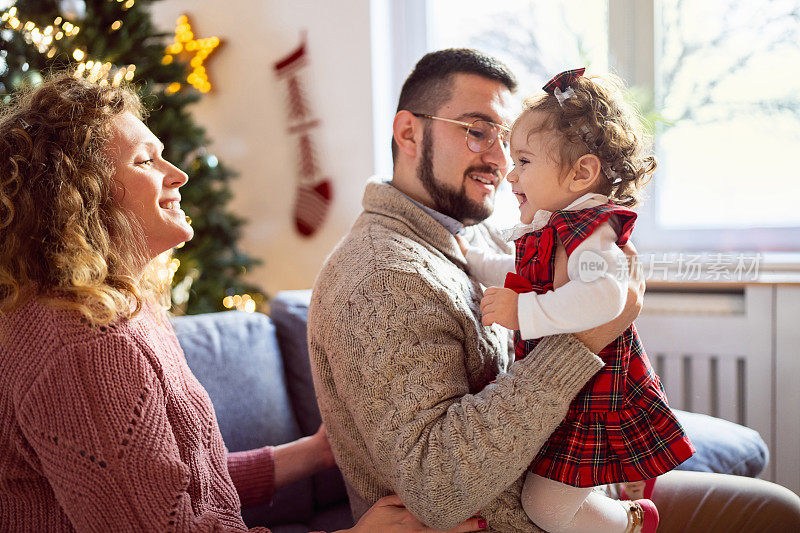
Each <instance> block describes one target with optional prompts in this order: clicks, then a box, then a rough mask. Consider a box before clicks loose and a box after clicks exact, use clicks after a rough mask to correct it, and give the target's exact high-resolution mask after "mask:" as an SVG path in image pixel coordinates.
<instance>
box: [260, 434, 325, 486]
mask: <svg viewBox="0 0 800 533" xmlns="http://www.w3.org/2000/svg"><path fill="white" fill-rule="evenodd" d="M274 457H275V488H280V487H283V486H285V485H288V484H289V483H293V482H295V481H297V480H300V479H303V478H306V477H308V476H312V475H314V474H316V473H317V472H320V471H322V470H325V469H327V468H330V467H332V466H334V465H335V464H336V461H334V459H333V452H331V446H330V444H328V434H327V432H326V431H325V425H324V424H323V425H321V426H320V427H319V429H318V430H317V432H316V433H314V434H313V435H311V436H308V437H303V438H302V439H297V440H296V441H292V442H288V443H286V444H281V445H280V446H276V447H275V452H274Z"/></svg>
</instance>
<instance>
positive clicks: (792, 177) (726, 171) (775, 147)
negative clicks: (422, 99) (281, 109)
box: [373, 0, 800, 251]
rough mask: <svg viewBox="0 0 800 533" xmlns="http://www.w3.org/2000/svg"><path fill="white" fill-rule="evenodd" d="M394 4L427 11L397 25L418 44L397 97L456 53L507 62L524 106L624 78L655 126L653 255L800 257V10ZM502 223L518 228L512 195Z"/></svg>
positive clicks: (648, 2) (409, 45)
mask: <svg viewBox="0 0 800 533" xmlns="http://www.w3.org/2000/svg"><path fill="white" fill-rule="evenodd" d="M373 1H374V2H379V0H373ZM384 1H388V2H390V3H391V4H406V5H409V4H413V5H414V6H415V14H414V16H411V17H410V16H405V17H395V18H394V19H393V20H392V22H391V26H392V30H393V31H394V32H397V33H400V34H402V35H404V36H405V39H406V41H405V42H404V43H405V48H404V50H406V52H407V56H406V57H405V63H402V62H401V63H400V64H399V65H398V68H402V69H403V73H404V74H403V76H399V75H397V74H396V75H395V79H394V80H393V82H394V84H396V85H397V88H396V91H397V92H399V87H400V84H402V81H403V77H404V75H405V74H407V73H408V72H409V71H410V69H411V67H412V66H413V64H414V62H415V61H416V59H418V58H419V57H420V56H421V54H422V53H424V52H425V51H429V50H435V49H439V48H445V47H451V46H468V47H473V48H479V49H481V50H484V51H486V52H488V53H490V54H492V55H495V56H497V57H499V58H500V59H501V60H503V61H504V62H506V63H507V64H508V65H509V67H511V68H512V70H513V71H514V72H515V73H516V74H517V76H518V78H519V80H520V95H521V96H524V95H526V94H527V93H531V92H534V91H536V90H538V88H539V87H541V86H542V85H543V83H544V82H545V81H547V79H548V78H549V77H550V76H551V75H553V74H554V73H556V72H559V71H561V70H564V69H566V68H574V67H575V66H579V65H586V66H588V67H589V70H590V71H591V70H598V71H603V70H612V71H614V72H616V73H618V74H619V75H620V76H621V77H622V78H623V79H624V80H625V81H626V82H627V83H628V85H629V86H631V87H632V88H633V91H632V94H633V95H634V99H635V100H636V101H637V102H638V103H639V106H640V108H642V110H643V112H644V113H645V114H646V116H648V118H649V119H651V120H655V127H654V134H655V139H656V153H657V156H658V158H659V168H658V170H657V171H656V175H655V177H654V178H653V180H652V182H651V184H650V185H649V186H648V188H647V189H646V193H647V199H646V201H645V203H644V205H643V206H642V207H641V209H640V210H639V211H640V217H639V223H638V224H637V234H636V242H637V245H638V246H639V248H640V249H641V250H650V251H660V250H672V251H675V250H708V251H739V250H760V251H799V250H800V207H797V206H795V202H797V198H798V197H800V171H798V170H797V169H796V168H797V165H795V164H793V163H794V160H793V157H795V154H800V72H799V71H798V70H797V69H796V68H794V67H795V66H796V65H798V64H800V0H771V1H765V2H747V1H746V0H739V1H736V0H707V1H705V2H690V1H688V0H607V1H596V0H595V1H593V0H580V1H577V0H573V1H570V2H566V1H562V2H552V1H546V0H504V1H503V2H484V1H475V0H427V1H425V0H397V1H395V2H392V0H384ZM393 9H395V10H396V9H398V8H397V7H394V8H393ZM406 15H408V13H406ZM395 41H397V37H395ZM412 50H413V51H415V52H416V53H414V54H413V55H414V57H413V58H411V57H410V55H409V54H408V52H409V51H412ZM395 101H396V100H395ZM493 217H494V219H495V221H496V222H497V223H499V224H501V225H510V224H513V223H514V222H515V221H516V220H517V219H516V217H517V211H516V203H515V200H514V199H513V198H510V197H509V195H508V194H507V191H501V194H499V197H498V207H497V209H496V213H495V215H493Z"/></svg>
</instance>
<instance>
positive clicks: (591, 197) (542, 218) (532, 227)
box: [500, 192, 608, 242]
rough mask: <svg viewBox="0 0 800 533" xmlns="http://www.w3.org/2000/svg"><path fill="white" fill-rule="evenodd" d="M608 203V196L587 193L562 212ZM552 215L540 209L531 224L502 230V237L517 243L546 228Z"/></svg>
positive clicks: (550, 212)
mask: <svg viewBox="0 0 800 533" xmlns="http://www.w3.org/2000/svg"><path fill="white" fill-rule="evenodd" d="M606 202H608V196H606V195H604V194H597V193H593V192H587V193H586V194H584V195H583V196H581V197H580V198H578V199H577V200H575V201H574V202H572V203H571V204H569V205H568V206H567V207H565V208H564V209H561V211H580V210H581V209H588V208H590V207H597V206H598V205H603V204H604V203H606ZM552 215H553V212H552V211H547V210H545V209H539V210H538V211H536V213H534V215H533V220H532V221H531V223H530V224H523V223H522V222H520V223H519V224H517V225H516V226H512V227H510V228H506V229H504V230H501V231H500V235H501V236H502V237H503V240H505V241H507V242H508V241H515V240H517V239H519V238H520V237H522V236H523V235H525V234H528V233H531V232H532V231H538V230H540V229H542V228H543V227H545V226H546V225H547V222H548V221H549V220H550V217H551V216H552Z"/></svg>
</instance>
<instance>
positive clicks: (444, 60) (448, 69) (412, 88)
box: [392, 48, 517, 160]
mask: <svg viewBox="0 0 800 533" xmlns="http://www.w3.org/2000/svg"><path fill="white" fill-rule="evenodd" d="M461 73H463V74H477V75H478V76H482V77H484V78H486V79H489V80H493V81H497V82H500V83H502V84H503V85H505V86H506V87H508V90H509V91H511V92H514V91H515V90H516V88H517V79H516V78H515V77H514V75H513V74H512V73H511V71H510V70H509V69H508V67H507V66H505V65H504V64H503V63H501V62H500V61H498V60H497V59H495V58H494V57H491V56H489V55H486V54H484V53H482V52H479V51H477V50H471V49H469V48H449V49H447V50H439V51H437V52H431V53H429V54H425V55H424V56H423V57H422V59H420V60H419V61H418V62H417V64H416V65H415V66H414V70H412V71H411V74H409V75H408V78H406V81H405V83H403V88H402V90H401V91H400V100H399V101H398V103H397V111H402V110H406V111H411V112H414V113H427V114H429V115H432V114H434V113H436V111H437V110H438V109H439V108H440V107H441V106H442V105H444V104H445V103H446V102H447V101H448V100H449V99H450V96H451V93H452V89H453V83H452V78H453V75H454V74H461ZM396 157H397V143H396V142H395V141H394V138H393V139H392V160H395V159H396Z"/></svg>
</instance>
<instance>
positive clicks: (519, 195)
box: [514, 191, 528, 205]
mask: <svg viewBox="0 0 800 533" xmlns="http://www.w3.org/2000/svg"><path fill="white" fill-rule="evenodd" d="M514 196H516V197H517V201H518V202H519V205H522V204H524V203H525V202H527V201H528V197H527V196H526V195H525V193H523V192H516V191H514Z"/></svg>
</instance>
